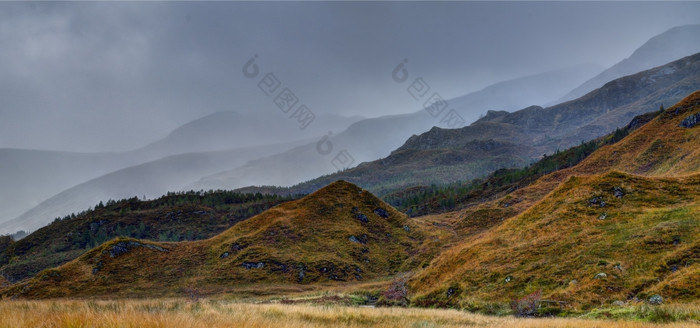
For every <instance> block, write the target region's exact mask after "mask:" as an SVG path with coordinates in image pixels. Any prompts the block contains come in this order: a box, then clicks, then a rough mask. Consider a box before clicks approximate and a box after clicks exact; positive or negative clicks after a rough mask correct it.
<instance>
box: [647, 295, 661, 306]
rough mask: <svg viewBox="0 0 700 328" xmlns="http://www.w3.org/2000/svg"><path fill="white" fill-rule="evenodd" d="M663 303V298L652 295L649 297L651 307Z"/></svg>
mask: <svg viewBox="0 0 700 328" xmlns="http://www.w3.org/2000/svg"><path fill="white" fill-rule="evenodd" d="M663 302H664V298H663V297H661V295H659V294H654V295H651V297H649V304H651V305H661V303H663Z"/></svg>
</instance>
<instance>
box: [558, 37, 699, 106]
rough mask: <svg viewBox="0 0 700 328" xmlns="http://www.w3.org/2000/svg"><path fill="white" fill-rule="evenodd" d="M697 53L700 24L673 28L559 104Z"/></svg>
mask: <svg viewBox="0 0 700 328" xmlns="http://www.w3.org/2000/svg"><path fill="white" fill-rule="evenodd" d="M697 52H700V24H698V25H684V26H677V27H674V28H672V29H670V30H668V31H666V32H664V33H661V34H659V35H657V36H654V37H653V38H651V39H649V41H647V42H646V43H644V44H643V45H642V46H641V47H639V48H637V49H636V50H635V51H634V52H633V53H632V55H631V56H630V57H629V58H626V59H624V60H622V61H621V62H619V63H617V64H615V65H614V66H612V67H610V68H608V69H606V70H605V71H603V72H601V73H600V74H598V75H597V76H595V77H593V78H592V79H590V80H588V81H586V82H585V83H583V84H582V85H581V86H579V87H577V88H576V89H574V90H572V91H571V92H569V93H568V94H567V95H566V96H564V97H562V98H561V99H560V100H559V101H558V102H564V101H568V100H573V99H576V98H579V97H581V96H583V95H585V94H586V93H588V92H590V91H593V90H594V89H597V88H599V87H601V86H603V84H605V83H607V82H609V81H612V80H614V79H617V78H619V77H622V76H625V75H630V74H634V73H637V72H640V71H643V70H647V69H649V68H652V67H656V66H659V65H663V64H665V63H668V62H671V61H673V60H676V59H679V58H682V57H685V56H688V55H691V54H694V53H697ZM669 105H670V104H669Z"/></svg>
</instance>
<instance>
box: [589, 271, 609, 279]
mask: <svg viewBox="0 0 700 328" xmlns="http://www.w3.org/2000/svg"><path fill="white" fill-rule="evenodd" d="M607 277H608V275H607V274H606V273H605V272H600V273H598V274H596V275H595V276H594V277H593V279H605V278H607Z"/></svg>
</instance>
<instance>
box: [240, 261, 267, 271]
mask: <svg viewBox="0 0 700 328" xmlns="http://www.w3.org/2000/svg"><path fill="white" fill-rule="evenodd" d="M241 266H242V267H244V268H246V269H249V270H250V269H262V268H264V267H265V263H263V262H243V264H242V265H241Z"/></svg>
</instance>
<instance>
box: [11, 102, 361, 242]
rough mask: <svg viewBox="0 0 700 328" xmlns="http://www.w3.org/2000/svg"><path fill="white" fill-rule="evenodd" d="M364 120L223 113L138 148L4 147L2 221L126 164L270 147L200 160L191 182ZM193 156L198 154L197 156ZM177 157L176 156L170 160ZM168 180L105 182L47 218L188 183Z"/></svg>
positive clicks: (322, 115) (122, 175)
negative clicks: (211, 161) (210, 162)
mask: <svg viewBox="0 0 700 328" xmlns="http://www.w3.org/2000/svg"><path fill="white" fill-rule="evenodd" d="M359 119H360V118H359V117H351V118H348V117H343V116H340V115H329V114H319V115H318V116H317V117H316V118H315V119H314V120H313V121H312V122H311V124H309V125H308V127H307V128H306V129H304V130H302V129H300V128H299V124H298V122H296V121H294V120H291V119H289V118H288V117H286V116H285V115H284V114H283V113H281V112H279V113H278V112H273V111H269V112H267V113H260V114H249V113H248V114H239V113H237V112H218V113H214V114H211V115H207V116H205V117H202V118H200V119H197V120H194V121H192V122H189V123H187V124H184V125H183V126H181V127H179V128H177V129H175V130H174V131H173V132H172V133H170V134H169V135H168V136H166V137H164V138H163V139H161V140H159V141H157V142H155V143H152V144H150V145H148V146H146V147H143V148H140V149H136V150H133V151H127V152H111V153H76V152H59V151H42V150H24V149H0V165H1V166H0V223H2V222H7V221H9V220H11V219H13V218H16V217H18V216H19V215H21V214H23V213H24V212H26V211H28V210H30V209H31V208H33V207H35V206H37V205H39V204H40V203H41V202H43V201H45V200H47V199H48V198H50V197H52V196H54V195H56V194H58V193H60V192H62V191H64V190H66V189H68V188H71V187H73V186H76V185H78V184H81V183H84V182H87V181H89V180H92V179H96V178H98V177H100V176H103V175H105V174H109V173H111V172H114V171H117V170H120V169H125V168H127V167H131V166H134V165H139V164H143V163H147V162H151V161H156V160H158V159H161V158H163V157H166V156H170V155H175V154H183V153H195V152H196V153H201V152H211V151H219V150H230V149H238V148H243V147H253V146H266V147H263V148H261V150H260V151H259V152H253V151H249V152H246V153H245V156H250V157H236V158H235V159H236V160H235V161H229V163H228V164H226V165H228V166H216V167H217V170H214V171H212V170H210V169H207V168H209V167H211V166H206V165H205V166H202V165H200V164H197V165H196V166H195V167H192V168H190V170H191V171H190V172H198V173H197V174H199V175H195V176H192V175H188V174H184V175H183V177H189V180H188V181H186V183H190V182H192V180H195V179H198V178H201V177H202V176H203V175H207V174H212V173H215V172H217V171H220V170H224V169H228V168H230V167H231V165H234V166H235V165H240V164H242V163H245V162H247V161H249V160H252V159H255V158H257V156H262V155H270V154H272V153H274V152H280V151H284V150H288V149H289V148H291V146H289V147H288V148H285V147H281V146H280V147H267V146H269V145H272V144H287V145H296V144H292V143H290V141H291V140H301V139H304V138H307V139H308V138H311V137H316V136H319V135H321V134H325V133H328V131H329V130H330V131H341V130H343V129H345V128H347V127H348V126H349V125H350V124H351V123H353V122H355V121H357V120H359ZM295 123H297V124H295ZM266 149H267V150H269V149H274V150H275V151H274V152H269V151H267V150H266ZM207 156H208V155H207ZM192 157H197V155H193V156H192ZM171 160H173V159H170V160H166V161H165V162H170V161H171ZM176 161H178V160H176ZM183 165H184V164H182V165H181V166H183ZM217 165H218V164H217ZM183 169H184V168H183ZM127 172H134V171H131V170H127V171H125V172H123V173H122V174H121V175H120V177H122V179H123V181H132V178H130V177H128V176H127ZM159 177H160V176H159ZM140 178H141V177H140V176H139V175H138V174H137V175H135V176H134V177H133V179H136V181H138V180H139V179H140ZM168 179H170V181H172V182H173V183H171V184H168V186H169V187H173V188H175V189H163V188H161V187H162V185H160V184H156V185H154V186H153V187H152V188H145V189H144V190H141V189H138V188H133V189H132V191H131V192H128V193H127V191H128V188H127V187H124V188H122V189H119V190H114V189H111V188H110V187H108V186H101V187H100V188H99V189H100V190H103V191H104V192H100V193H88V194H86V195H85V200H84V201H78V200H75V201H70V202H68V204H74V205H73V206H65V207H63V208H61V210H60V211H58V212H56V213H57V214H56V215H53V214H52V215H51V217H47V218H45V219H44V220H49V219H52V218H53V217H55V216H57V215H65V214H69V213H71V212H73V211H80V210H83V209H84V208H85V206H89V205H92V204H94V203H95V202H94V200H97V201H99V200H102V199H101V198H95V197H93V196H96V195H101V196H105V197H107V199H108V198H113V199H117V198H120V197H122V196H129V197H130V196H133V195H136V194H138V195H144V194H145V195H149V196H160V195H161V194H163V193H165V192H167V191H169V190H179V188H180V187H182V186H183V185H184V184H185V183H183V184H178V181H180V180H178V179H177V178H175V179H171V178H168ZM136 185H140V184H136ZM78 206H82V207H78ZM66 211H68V212H66ZM46 222H48V221H46ZM8 232H9V231H8Z"/></svg>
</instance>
